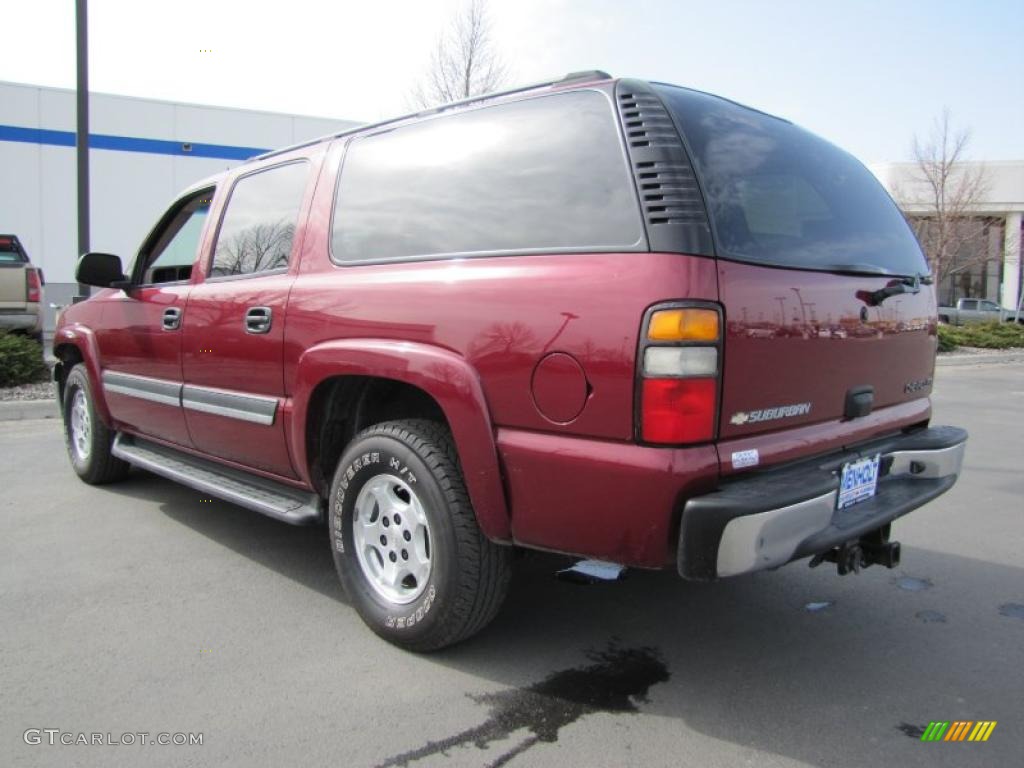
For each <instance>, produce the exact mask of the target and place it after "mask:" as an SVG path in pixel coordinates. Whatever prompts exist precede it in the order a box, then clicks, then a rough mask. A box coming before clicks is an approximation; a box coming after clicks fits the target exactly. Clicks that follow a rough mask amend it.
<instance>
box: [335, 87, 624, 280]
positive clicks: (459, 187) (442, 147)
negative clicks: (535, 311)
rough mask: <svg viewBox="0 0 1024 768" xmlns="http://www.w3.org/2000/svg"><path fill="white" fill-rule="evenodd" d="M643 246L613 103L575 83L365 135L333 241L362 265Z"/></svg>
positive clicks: (340, 253)
mask: <svg viewBox="0 0 1024 768" xmlns="http://www.w3.org/2000/svg"><path fill="white" fill-rule="evenodd" d="M643 243H644V235H643V224H642V222H641V219H640V211H639V205H638V203H637V200H636V193H635V191H634V189H633V181H632V178H631V176H630V174H629V170H628V168H627V166H626V158H625V152H624V149H623V146H622V142H621V139H620V137H619V133H618V126H617V124H616V119H615V114H614V112H613V111H612V108H611V104H610V103H609V101H608V99H607V98H606V97H605V96H604V95H602V94H600V93H597V92H595V91H573V92H569V93H564V94H559V95H555V96H545V97H540V98H535V99H529V100H525V101H517V102H512V103H508V104H499V105H495V106H489V107H484V108H481V109H475V110H471V111H467V112H459V113H455V114H452V115H443V116H440V117H436V118H432V119H428V120H424V121H421V122H418V123H413V124H411V125H407V126H401V127H398V128H394V129H391V130H387V131H383V132H381V133H377V134H372V135H369V136H365V137H360V138H357V139H354V140H353V141H352V143H351V145H350V146H349V148H348V150H347V152H346V156H345V160H344V166H343V168H342V172H341V178H340V182H339V185H338V190H337V196H336V200H335V209H334V221H333V233H332V243H331V245H332V257H333V258H334V259H335V260H337V261H340V262H347V263H352V262H366V261H390V260H395V259H408V258H436V257H441V256H460V255H473V254H479V253H491V254H494V253H500V252H518V253H523V252H553V251H554V252H557V251H568V250H576V251H582V250H605V251H607V250H636V249H638V248H640V247H641V246H642V245H643Z"/></svg>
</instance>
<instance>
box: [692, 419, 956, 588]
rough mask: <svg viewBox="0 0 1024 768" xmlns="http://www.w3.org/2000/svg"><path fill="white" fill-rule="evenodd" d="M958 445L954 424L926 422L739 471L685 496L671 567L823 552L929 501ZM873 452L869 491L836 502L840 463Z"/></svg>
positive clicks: (740, 568)
mask: <svg viewBox="0 0 1024 768" xmlns="http://www.w3.org/2000/svg"><path fill="white" fill-rule="evenodd" d="M966 445H967V432H966V431H965V430H963V429H960V428H958V427H931V428H929V429H923V430H919V431H917V432H912V433H908V434H904V435H899V436H897V437H892V438H887V439H884V440H876V441H873V442H871V443H867V444H864V445H860V446H858V447H857V448H856V450H849V451H843V452H841V453H836V454H831V455H828V456H825V457H819V458H817V459H815V460H813V461H809V462H801V463H799V464H795V465H789V466H786V467H782V468H779V469H776V470H769V471H765V472H759V473H756V474H752V475H746V476H744V477H743V479H741V480H736V481H734V482H731V483H728V484H726V485H723V486H722V487H721V488H720V489H719V490H717V491H715V492H713V493H709V494H707V495H704V496H698V497H695V498H692V499H690V500H689V501H688V502H687V503H686V506H685V508H684V509H683V514H682V520H681V524H680V531H679V542H678V551H677V565H678V568H679V573H680V575H681V576H683V578H686V579H695V580H709V579H714V578H721V577H725V576H736V575H738V574H741V573H751V572H753V571H760V570H764V569H766V568H776V567H778V566H780V565H785V564H786V563H788V562H790V561H792V560H797V559H800V558H802V557H808V556H810V555H815V554H818V553H821V552H826V551H828V550H830V549H832V548H833V547H835V546H839V545H840V544H843V543H844V542H848V541H851V540H854V539H857V538H859V537H860V536H863V535H864V534H866V533H869V532H871V531H873V530H875V529H877V528H880V527H882V526H884V525H886V524H887V523H889V522H891V521H893V520H895V519H896V518H897V517H900V516H902V515H905V514H907V513H908V512H910V511H911V510H914V509H916V508H917V507H920V506H921V505H923V504H926V503H927V502H929V501H931V500H932V499H934V498H935V497H936V496H939V495H940V494H942V493H945V492H946V491H947V490H949V489H950V488H951V487H952V486H953V484H954V483H955V482H956V479H957V476H958V475H959V474H960V467H961V465H962V463H963V457H964V450H965V448H966ZM876 453H877V454H881V461H880V476H879V479H878V489H877V493H876V495H875V496H874V497H873V498H871V499H869V500H867V501H863V502H861V503H859V504H855V505H854V506H852V507H847V508H846V509H843V510H837V509H836V498H837V495H838V488H839V473H840V470H841V468H842V466H843V464H845V463H846V462H848V461H853V460H855V459H857V458H860V457H863V456H873V455H874V454H876Z"/></svg>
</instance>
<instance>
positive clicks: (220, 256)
mask: <svg viewBox="0 0 1024 768" xmlns="http://www.w3.org/2000/svg"><path fill="white" fill-rule="evenodd" d="M311 165H312V164H311V163H310V162H309V161H307V160H298V161H292V162H287V163H282V164H278V165H274V166H271V167H266V168H259V169H257V170H256V171H254V172H252V173H247V174H245V175H243V176H241V177H239V178H238V179H237V180H236V181H235V184H234V186H233V188H232V189H231V191H230V196H229V197H228V199H227V203H226V207H225V209H224V213H223V215H222V217H221V222H220V227H219V229H218V232H217V234H216V239H215V242H214V245H213V252H212V258H211V257H207V258H204V259H203V265H204V277H203V279H202V280H201V281H200V282H198V283H197V284H196V285H195V286H193V288H192V292H191V295H190V296H189V300H188V308H187V312H186V316H185V324H184V348H183V349H184V351H183V370H184V388H183V390H182V405H183V406H184V409H185V417H186V419H187V422H188V428H189V432H190V434H191V435H192V440H193V442H194V444H195V446H196V447H197V448H198V449H200V450H201V451H204V452H205V453H208V454H210V455H211V456H215V457H217V458H221V459H227V460H229V461H232V462H235V463H238V464H243V465H245V466H247V467H252V468H254V469H259V470H263V471H265V472H271V473H273V474H276V475H282V476H285V477H296V474H295V471H294V469H293V468H292V464H291V459H290V458H289V454H288V448H287V439H286V435H285V431H284V419H283V417H282V409H283V407H284V398H285V391H284V373H283V367H284V361H283V355H284V320H285V306H286V304H287V301H288V292H289V290H290V289H291V284H292V282H293V280H294V279H295V278H294V275H293V274H291V273H290V272H289V264H290V263H292V258H293V252H294V253H297V249H298V246H299V243H300V241H301V237H300V236H298V233H299V232H300V231H301V230H300V229H299V213H300V211H301V210H304V208H303V201H304V199H305V198H306V196H307V195H308V194H310V193H311V187H312V184H311V183H310V179H311V177H312V173H311Z"/></svg>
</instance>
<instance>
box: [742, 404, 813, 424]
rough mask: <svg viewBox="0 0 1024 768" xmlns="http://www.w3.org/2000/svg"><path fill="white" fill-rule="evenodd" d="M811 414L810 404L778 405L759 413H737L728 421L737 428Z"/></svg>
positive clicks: (763, 409)
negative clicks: (743, 425)
mask: <svg viewBox="0 0 1024 768" xmlns="http://www.w3.org/2000/svg"><path fill="white" fill-rule="evenodd" d="M810 412H811V404H810V403H794V404H793V405H779V406H776V407H774V408H762V409H761V410H759V411H750V412H746V411H738V412H737V413H734V414H733V415H732V418H731V419H729V423H730V424H736V425H737V426H739V425H742V424H756V423H757V422H759V421H774V420H775V419H788V418H791V417H793V416H805V415H806V414H808V413H810Z"/></svg>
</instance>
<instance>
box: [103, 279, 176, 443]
mask: <svg viewBox="0 0 1024 768" xmlns="http://www.w3.org/2000/svg"><path fill="white" fill-rule="evenodd" d="M188 291H189V286H188V285H165V286H155V287H151V288H142V289H141V290H138V291H135V292H133V293H132V295H130V296H129V295H128V294H126V293H125V292H124V291H113V292H110V293H105V295H104V296H103V297H97V301H98V302H99V304H100V306H101V307H102V309H101V312H102V315H101V318H100V322H98V323H95V324H94V325H93V328H94V330H95V332H96V338H97V341H98V342H99V353H100V360H101V361H102V364H101V367H102V369H103V370H105V371H106V370H109V371H116V372H118V373H128V374H132V375H135V376H148V377H151V378H156V379H164V380H168V381H177V380H180V379H181V333H180V331H165V330H164V329H163V327H162V317H163V312H164V310H165V309H167V308H169V307H177V308H178V309H181V310H184V308H185V301H186V299H187V297H188ZM83 306H84V305H83ZM97 383H98V382H97ZM95 388H96V389H99V387H98V386H97V387H95ZM107 407H108V408H109V409H110V414H111V416H112V417H113V418H114V420H115V421H116V422H117V423H119V424H122V425H124V426H125V427H126V428H129V429H131V430H133V431H137V432H143V433H146V434H149V435H153V436H154V437H159V438H161V439H163V440H167V441H169V442H172V443H177V444H179V445H185V446H188V445H191V444H192V441H191V438H190V437H189V434H188V427H187V426H186V423H185V416H184V413H183V412H182V410H181V408H177V407H175V406H171V405H164V404H162V403H154V402H151V401H148V400H139V399H137V398H134V397H129V396H127V395H122V394H117V393H112V392H108V393H107Z"/></svg>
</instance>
